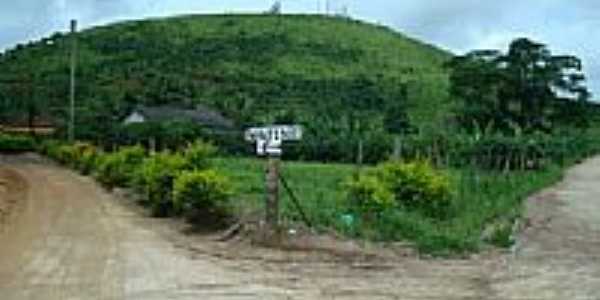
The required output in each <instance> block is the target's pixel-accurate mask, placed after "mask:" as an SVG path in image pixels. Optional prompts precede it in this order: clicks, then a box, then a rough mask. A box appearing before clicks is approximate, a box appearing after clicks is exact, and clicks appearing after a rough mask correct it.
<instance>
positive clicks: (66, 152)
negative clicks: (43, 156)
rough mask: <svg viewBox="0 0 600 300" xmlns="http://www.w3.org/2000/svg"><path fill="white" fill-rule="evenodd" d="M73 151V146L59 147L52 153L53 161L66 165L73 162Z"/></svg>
mask: <svg viewBox="0 0 600 300" xmlns="http://www.w3.org/2000/svg"><path fill="white" fill-rule="evenodd" d="M74 153H75V151H74V149H73V146H70V145H59V146H58V148H56V152H55V153H54V159H55V160H56V161H58V162H59V163H61V164H63V165H66V164H70V163H72V162H73V159H74V157H75V154H74Z"/></svg>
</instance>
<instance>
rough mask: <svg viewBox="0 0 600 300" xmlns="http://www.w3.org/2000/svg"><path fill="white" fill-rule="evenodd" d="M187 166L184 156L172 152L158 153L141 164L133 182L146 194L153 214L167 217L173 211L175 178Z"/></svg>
mask: <svg viewBox="0 0 600 300" xmlns="http://www.w3.org/2000/svg"><path fill="white" fill-rule="evenodd" d="M185 167H186V160H185V159H184V157H183V156H182V155H180V154H171V153H170V152H161V153H157V154H155V155H153V156H151V157H148V158H146V159H145V160H144V161H143V163H142V164H141V165H140V167H139V168H138V170H137V171H136V174H135V179H134V183H133V184H134V185H135V187H136V188H137V189H138V190H139V191H140V192H141V193H142V194H143V195H144V196H145V201H146V202H147V204H148V205H150V207H151V209H152V213H153V215H155V216H157V217H165V216H168V215H169V213H170V212H172V210H173V209H172V203H173V202H172V200H171V195H172V188H173V180H174V179H175V177H176V175H177V174H178V173H179V172H181V171H182V170H184V169H185Z"/></svg>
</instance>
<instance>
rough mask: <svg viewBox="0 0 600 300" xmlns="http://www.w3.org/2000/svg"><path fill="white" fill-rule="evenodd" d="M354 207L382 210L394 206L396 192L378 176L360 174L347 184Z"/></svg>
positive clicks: (368, 210)
mask: <svg viewBox="0 0 600 300" xmlns="http://www.w3.org/2000/svg"><path fill="white" fill-rule="evenodd" d="M346 188H347V193H348V197H349V199H350V201H351V204H352V207H354V208H357V209H359V210H360V211H361V212H368V213H374V212H380V211H382V210H385V209H387V208H390V207H392V206H394V194H393V193H392V191H391V190H390V189H389V187H388V186H386V185H385V183H384V182H382V181H381V180H380V179H379V178H378V177H376V176H374V175H360V176H359V177H358V178H354V179H353V180H351V181H350V182H348V183H347V184H346Z"/></svg>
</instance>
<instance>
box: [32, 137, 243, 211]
mask: <svg viewBox="0 0 600 300" xmlns="http://www.w3.org/2000/svg"><path fill="white" fill-rule="evenodd" d="M39 151H40V152H41V153H42V154H44V155H46V156H48V157H50V158H52V159H54V160H55V161H57V162H59V163H61V164H63V165H66V166H68V167H71V168H73V169H76V170H78V171H79V172H81V173H82V174H91V175H93V176H94V177H95V178H96V179H97V180H98V181H99V182H100V183H101V184H103V185H104V186H106V187H107V188H113V187H127V188H133V189H134V190H136V191H137V192H138V193H139V195H141V202H142V204H144V205H146V206H148V207H149V208H150V209H151V211H152V214H153V215H154V216H157V217H167V216H181V215H183V216H186V217H188V218H189V219H190V220H191V221H193V222H195V223H204V222H205V221H207V218H209V219H210V221H211V222H214V221H223V220H225V218H226V217H227V216H228V215H229V213H228V212H229V208H228V199H229V196H230V195H231V185H230V183H229V181H228V179H227V178H225V177H224V176H223V175H221V174H220V173H217V172H216V171H214V170H213V169H212V168H211V158H213V156H214V155H215V153H216V151H217V149H216V148H215V147H214V146H213V145H211V144H208V143H204V142H201V141H197V142H195V143H193V144H190V145H189V146H187V147H186V148H185V150H184V151H182V152H181V153H175V152H170V151H163V152H159V153H153V154H150V153H148V152H147V151H146V150H145V149H144V148H142V147H140V146H132V147H122V148H120V149H119V150H118V151H115V152H110V153H108V152H104V151H102V150H100V149H98V148H97V147H95V146H94V145H91V144H87V143H76V144H73V145H66V144H61V143H59V142H54V141H48V142H44V143H42V144H41V145H40V147H39Z"/></svg>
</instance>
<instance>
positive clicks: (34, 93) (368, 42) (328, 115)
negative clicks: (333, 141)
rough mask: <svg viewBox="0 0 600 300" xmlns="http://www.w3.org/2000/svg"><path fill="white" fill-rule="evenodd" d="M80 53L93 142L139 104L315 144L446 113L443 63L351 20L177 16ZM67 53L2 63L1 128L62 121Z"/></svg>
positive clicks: (85, 121) (87, 44) (93, 36)
mask: <svg viewBox="0 0 600 300" xmlns="http://www.w3.org/2000/svg"><path fill="white" fill-rule="evenodd" d="M78 43H79V50H80V52H79V69H78V94H77V98H78V118H77V122H78V125H79V126H78V127H79V128H78V132H79V134H80V136H82V135H83V137H88V138H95V135H100V134H104V135H106V134H107V133H108V132H110V131H111V130H114V128H115V127H114V126H112V125H114V124H113V122H115V121H116V120H118V119H120V118H122V117H123V116H124V115H125V114H126V113H127V112H128V111H129V110H130V109H131V108H132V107H133V106H135V105H137V104H147V105H159V104H177V105H180V106H190V107H192V106H194V104H198V103H200V104H204V105H207V106H209V107H213V108H215V109H218V110H220V111H222V112H223V113H224V114H225V115H226V116H228V117H230V118H231V119H233V120H235V121H236V122H237V124H238V125H239V126H240V127H243V126H245V125H249V124H261V123H273V122H292V121H293V122H299V123H302V124H304V125H306V126H307V128H308V131H309V132H311V133H313V134H312V136H315V137H316V136H319V140H321V141H322V139H323V137H325V136H336V137H338V138H339V137H344V139H345V140H351V139H352V138H354V137H356V136H358V135H363V136H364V135H368V134H372V133H375V132H379V133H381V134H384V133H387V132H389V131H402V130H405V129H406V127H407V126H408V125H407V122H408V124H410V126H411V127H412V128H420V129H422V130H426V129H427V128H432V127H434V128H435V127H436V126H440V125H442V126H443V124H444V122H445V121H446V119H445V114H446V113H447V112H448V108H447V107H448V105H449V104H448V95H447V86H448V82H447V74H446V72H445V70H444V69H443V64H444V62H445V61H447V60H448V59H449V58H450V56H451V54H450V53H447V52H445V51H442V50H440V49H437V48H435V47H433V46H430V45H427V44H424V43H421V42H419V41H416V40H414V39H411V38H408V37H405V36H403V35H402V34H400V33H397V32H394V31H392V30H391V29H388V28H385V27H381V26H374V25H371V24H366V23H363V22H359V21H354V20H349V19H342V18H333V17H324V16H299V15H298V16H296V15H295V16H288V15H281V16H280V15H211V16H205V15H199V16H181V17H172V18H165V19H150V20H143V21H131V22H125V23H119V24H113V25H108V26H103V27H97V28H92V29H88V30H85V31H83V32H82V33H80V34H79V36H78ZM69 47H70V40H69V38H68V37H67V36H63V35H61V34H55V35H53V36H52V37H50V38H48V39H44V40H42V41H39V42H35V43H30V44H28V45H21V46H17V47H16V48H15V49H13V50H10V51H7V52H5V53H4V54H3V55H2V56H1V57H0V102H1V103H2V104H1V105H2V114H1V115H0V117H1V118H4V119H6V118H8V117H10V116H12V117H14V116H15V115H19V114H51V115H52V116H53V117H54V118H55V119H57V120H66V106H67V105H66V104H67V103H68V101H67V99H68V86H69V78H68V75H69V72H68V55H69ZM406 117H407V119H406V120H405V118H406ZM63 123H64V122H63ZM115 124H116V123H115ZM313 144H314V143H313ZM321 146H322V145H321ZM307 147H312V148H311V149H313V150H314V149H316V148H315V147H317V146H315V145H313V146H307ZM327 147H334V146H332V145H329V146H327ZM335 147H337V148H340V147H341V148H344V145H341V144H340V145H337V146H335ZM321 148H322V147H321ZM307 151H308V150H307ZM314 151H316V150H314ZM314 151H313V152H314ZM334 152H335V151H334ZM306 156H308V157H312V156H315V155H306ZM316 156H318V154H316ZM331 156H332V158H333V159H335V158H336V154H331Z"/></svg>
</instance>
